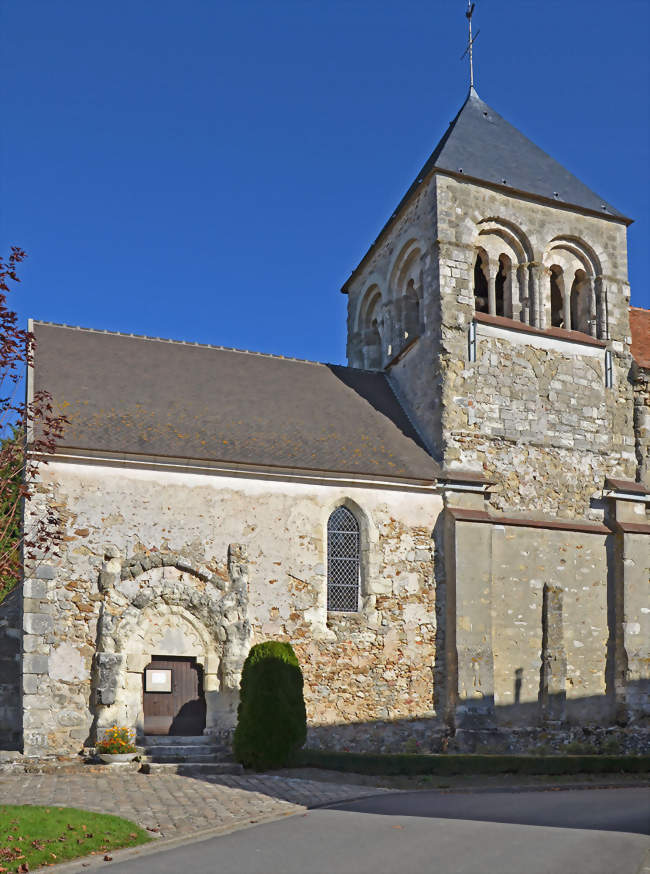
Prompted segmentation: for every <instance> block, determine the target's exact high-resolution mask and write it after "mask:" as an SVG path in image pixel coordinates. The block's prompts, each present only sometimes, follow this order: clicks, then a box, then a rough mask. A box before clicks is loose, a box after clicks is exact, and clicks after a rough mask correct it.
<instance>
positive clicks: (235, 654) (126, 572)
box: [93, 544, 251, 734]
mask: <svg viewBox="0 0 650 874" xmlns="http://www.w3.org/2000/svg"><path fill="white" fill-rule="evenodd" d="M99 589H100V592H101V594H102V599H103V600H102V605H101V610H100V618H99V624H98V634H97V651H96V656H95V670H94V675H93V703H94V709H95V726H96V732H97V733H98V734H101V733H102V731H103V729H105V728H107V727H108V726H110V725H113V724H115V723H117V724H120V725H127V726H129V727H134V728H136V730H137V731H138V733H139V734H141V733H142V728H143V714H142V672H143V670H144V668H145V666H146V665H147V664H148V663H149V662H150V661H151V656H152V655H156V654H158V655H166V656H181V657H183V656H191V657H193V658H195V659H196V661H197V662H198V663H199V664H201V665H202V667H203V674H204V692H205V698H206V729H205V731H206V733H209V734H216V733H220V732H227V731H229V730H230V729H231V728H232V727H233V725H234V721H235V716H236V706H237V701H238V697H239V680H240V676H241V670H242V667H243V664H244V660H245V658H246V655H247V653H248V650H249V648H250V642H251V628H250V623H249V621H248V616H247V613H248V564H247V556H246V551H245V548H244V547H243V546H241V545H238V544H231V545H230V546H229V548H228V577H227V579H224V578H222V577H220V576H218V575H215V574H212V573H210V572H209V571H208V570H207V569H204V568H200V567H197V566H194V565H192V564H191V563H189V562H187V561H186V560H185V559H183V558H182V557H181V556H178V555H175V554H171V553H152V554H149V555H147V556H146V557H145V556H137V557H134V558H131V559H129V560H126V561H122V559H121V558H120V556H119V554H118V553H117V550H115V549H113V548H110V547H109V548H108V549H107V553H106V559H105V562H104V565H103V567H102V571H101V574H100V579H99Z"/></svg>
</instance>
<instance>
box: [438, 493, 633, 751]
mask: <svg viewBox="0 0 650 874" xmlns="http://www.w3.org/2000/svg"><path fill="white" fill-rule="evenodd" d="M619 512H621V511H620V508H619ZM477 514H478V515H477ZM621 524H623V525H624V524H625V523H621ZM634 525H636V528H637V529H638V532H637V531H634V532H633V531H627V532H625V531H622V530H620V531H616V530H610V529H609V528H607V527H606V526H604V525H594V526H592V529H591V530H580V528H581V527H582V528H584V527H585V526H580V525H577V526H576V527H574V528H571V526H570V525H568V526H567V528H566V529H561V528H559V527H540V526H539V525H537V524H535V523H531V524H530V525H526V524H524V523H523V521H516V522H512V521H510V522H509V521H507V520H503V522H501V521H500V520H499V518H497V517H495V518H492V519H488V518H487V517H486V515H483V516H481V511H480V510H478V509H476V508H475V509H474V510H470V511H469V512H467V510H464V509H463V508H457V509H454V510H450V511H448V512H446V513H445V514H444V530H445V535H444V540H443V542H444V548H443V551H444V555H445V574H444V577H442V578H441V580H440V584H439V589H441V588H442V589H445V590H446V591H445V592H444V594H443V593H442V592H441V591H439V593H438V598H439V599H443V600H444V601H445V603H446V617H445V648H444V652H440V653H439V658H441V659H444V662H445V664H444V668H445V671H444V673H445V676H446V682H445V683H444V684H441V686H440V688H439V690H438V695H439V698H438V700H437V701H436V704H437V707H438V708H439V711H440V712H441V713H442V712H444V713H445V716H446V719H447V722H448V723H449V724H451V725H453V726H455V727H456V728H457V729H470V730H474V731H477V730H490V729H491V728H492V729H495V730H497V729H498V730H501V731H502V732H506V736H507V735H508V733H509V732H512V731H513V730H515V731H516V730H518V729H524V728H525V729H530V728H531V727H532V728H534V727H535V726H538V727H540V728H544V729H546V730H551V731H554V732H558V731H559V732H566V731H567V730H570V728H571V726H576V727H579V726H582V727H583V728H584V727H585V726H587V727H589V726H591V727H592V728H593V729H596V728H598V729H601V728H603V727H607V726H610V727H613V726H614V725H615V724H618V725H624V724H626V725H629V726H633V725H638V724H641V723H642V720H643V718H645V716H646V715H647V713H648V706H649V683H650V658H649V656H650V653H649V651H648V641H649V640H650V627H648V621H650V620H649V619H648V617H649V616H650V608H649V607H648V605H647V593H648V579H649V576H650V566H649V562H650V549H649V548H648V543H649V538H648V534H649V533H650V528H648V526H646V525H644V524H642V523H639V522H637V523H634ZM634 525H633V527H634ZM443 694H444V695H446V700H444V701H443V700H442V697H443Z"/></svg>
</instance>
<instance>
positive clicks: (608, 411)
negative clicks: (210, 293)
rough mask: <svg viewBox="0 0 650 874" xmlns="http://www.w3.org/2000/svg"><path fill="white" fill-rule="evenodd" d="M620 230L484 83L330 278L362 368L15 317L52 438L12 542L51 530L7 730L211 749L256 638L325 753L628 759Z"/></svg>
mask: <svg viewBox="0 0 650 874" xmlns="http://www.w3.org/2000/svg"><path fill="white" fill-rule="evenodd" d="M629 224H630V219H628V218H626V217H625V216H624V215H622V214H621V213H620V212H618V211H617V210H616V209H615V207H614V206H612V205H611V204H609V203H607V202H606V201H605V200H603V199H602V198H601V197H600V196H598V195H597V194H595V193H594V192H593V191H591V190H590V189H589V188H588V187H587V186H585V185H584V184H583V183H581V182H580V181H579V180H578V179H577V178H576V177H575V176H573V175H572V174H571V173H570V172H569V171H567V170H566V169H565V168H564V167H562V166H561V165H560V164H559V163H557V162H556V161H555V160H553V159H552V158H551V157H549V155H547V154H546V153H545V152H543V151H542V150H541V149H540V148H538V147H537V146H536V145H534V144H533V143H532V142H531V141H530V140H528V139H527V138H526V137H525V136H524V135H523V134H522V133H520V132H519V131H518V130H517V129H516V128H515V127H513V126H512V125H511V124H509V123H508V122H507V121H505V120H504V119H503V118H502V117H500V116H499V115H498V114H497V113H496V112H495V111H494V110H493V109H492V108H491V107H490V106H488V105H487V104H486V103H485V102H484V101H483V100H482V99H481V98H480V97H479V95H478V94H477V92H476V91H475V90H474V88H472V89H471V90H470V92H469V94H468V97H467V99H466V101H465V103H464V104H463V106H462V108H461V109H460V111H459V112H458V115H457V116H456V118H455V119H454V121H453V122H452V123H451V124H450V126H449V128H448V130H447V131H446V133H445V134H444V136H443V137H442V139H441V140H440V142H439V144H438V145H437V146H436V148H435V150H434V151H433V153H432V155H431V157H430V158H429V160H428V161H427V162H426V164H425V166H424V167H423V168H422V170H421V172H420V173H419V174H418V176H417V178H416V179H415V180H414V182H413V184H412V185H411V187H410V188H409V190H408V191H407V192H406V194H405V195H404V197H403V198H402V200H401V202H400V203H399V205H398V206H397V208H396V209H395V211H394V213H393V214H392V215H391V216H390V218H389V219H388V221H387V223H386V224H385V226H384V227H383V229H382V231H381V232H380V234H379V236H378V237H377V239H376V240H375V241H374V243H373V244H372V246H371V247H370V248H369V250H368V251H367V252H366V254H365V255H364V256H363V258H362V259H361V261H360V262H359V265H358V267H357V268H356V269H355V270H354V272H353V273H352V275H351V276H350V278H349V279H348V281H347V282H346V283H345V286H344V287H343V289H342V291H343V293H344V294H345V295H347V306H348V309H347V312H348V316H347V319H348V344H347V354H348V366H336V365H330V364H323V363H317V362H311V361H302V360H296V359H292V358H284V357H281V356H275V355H264V354H258V353H254V352H245V351H239V350H235V349H226V348H223V347H220V346H203V345H200V344H195V343H191V342H177V341H171V340H163V339H158V338H150V337H143V336H134V335H128V334H119V333H110V332H106V331H101V330H90V329H86V328H79V327H70V326H66V325H57V324H51V323H45V322H38V321H35V322H33V324H32V330H33V332H34V334H35V336H36V341H37V348H36V354H35V365H34V367H33V369H31V370H30V372H29V374H28V383H29V391H31V392H33V391H38V390H41V389H46V390H47V391H49V392H50V393H51V395H52V397H53V399H54V402H55V404H56V406H57V408H58V409H60V410H61V411H62V412H64V413H65V414H66V415H67V417H68V419H69V425H68V426H67V427H66V430H65V436H64V438H63V440H62V441H61V442H60V444H59V446H58V449H57V451H56V454H55V455H54V456H53V457H50V458H49V459H48V463H47V464H45V465H42V466H41V468H40V481H39V485H38V488H37V492H38V494H37V496H36V498H35V499H34V500H33V501H31V502H30V503H29V504H28V505H27V508H26V517H25V524H26V525H29V524H30V522H31V520H32V519H33V518H34V517H35V516H36V515H38V514H41V513H45V512H53V513H54V514H55V516H56V518H57V519H58V524H59V525H60V527H61V531H62V533H63V544H62V547H61V549H60V554H59V555H58V556H55V557H52V556H49V557H45V558H44V559H43V561H42V562H29V563H27V565H26V567H25V574H24V582H23V585H22V586H21V587H20V589H19V590H17V591H16V592H15V593H14V594H13V595H12V596H11V597H10V598H9V599H8V600H7V602H5V604H3V605H2V606H0V654H2V655H1V656H0V658H1V659H4V660H3V661H1V665H2V666H4V667H3V681H2V685H0V738H5V739H6V738H9V737H12V738H13V739H14V741H16V740H17V742H18V743H20V745H21V746H22V748H23V749H24V752H25V754H26V755H28V756H44V755H52V754H61V755H65V754H75V753H77V752H78V751H79V750H80V749H81V748H82V747H84V746H92V745H93V742H94V739H95V738H96V737H97V735H98V734H101V733H102V731H103V729H104V728H105V727H107V726H109V725H113V724H114V723H118V724H120V725H127V726H130V727H133V728H134V729H136V730H137V732H138V735H139V736H140V737H147V736H149V735H165V734H171V735H181V736H188V735H202V734H204V735H212V736H215V737H219V738H224V739H227V738H228V737H229V736H230V733H231V731H232V729H233V726H234V724H235V721H236V708H237V702H238V688H239V681H240V675H241V669H242V665H243V662H244V659H245V658H246V655H247V653H248V651H249V649H250V647H251V645H252V644H253V643H256V642H259V641H263V640H283V641H290V642H291V644H292V645H293V647H294V649H295V651H296V653H297V655H298V658H299V660H300V664H301V666H302V670H303V673H304V679H305V699H306V706H307V714H308V723H309V738H308V745H309V746H311V747H320V748H331V749H349V750H366V751H403V750H404V749H412V748H413V745H414V742H415V741H417V743H418V745H419V749H421V750H425V751H426V750H433V751H438V750H441V749H458V750H473V749H477V748H481V749H485V748H486V744H492V745H493V748H495V749H496V748H499V749H503V750H513V751H525V750H529V749H534V748H535V747H536V745H537V744H541V743H542V742H544V743H549V742H550V743H555V744H562V743H565V742H567V741H568V740H570V739H576V738H581V739H584V737H585V736H586V735H585V732H587V733H588V734H589V737H590V738H591V740H592V742H593V743H595V744H596V745H599V744H602V743H604V742H605V740H607V739H610V740H611V739H612V738H614V739H616V740H617V741H618V742H619V743H620V744H621V745H622V747H623V748H625V749H636V748H638V747H639V745H640V743H641V742H642V741H641V740H640V738H642V733H643V730H644V727H645V726H647V720H648V716H649V715H650V714H649V700H648V698H649V687H650V652H649V642H650V604H649V602H648V582H649V576H650V517H649V515H648V507H649V505H650V394H649V389H648V386H649V375H650V311H647V310H642V309H638V308H631V307H630V288H629V284H628V277H627V242H626V230H627V227H628V225H629ZM3 635H4V637H3ZM2 641H4V643H3V642H2ZM12 646H14V647H15V651H13V650H11V647H12ZM7 653H9V655H7ZM5 668H6V670H5ZM5 677H6V678H7V679H6V680H5ZM542 738H543V739H544V741H542V740H541V739H542ZM549 739H550V740H549ZM635 744H636V746H635ZM0 745H1V743H0Z"/></svg>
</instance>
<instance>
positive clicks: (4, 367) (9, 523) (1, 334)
mask: <svg viewBox="0 0 650 874" xmlns="http://www.w3.org/2000/svg"><path fill="white" fill-rule="evenodd" d="M26 257H27V256H26V254H25V252H24V251H23V250H22V249H20V248H18V247H17V246H13V247H12V249H11V253H10V255H9V257H8V258H7V259H6V260H5V259H3V258H1V257H0V600H2V597H3V593H4V592H7V591H10V590H11V589H12V588H13V587H14V585H15V584H16V583H17V582H18V581H19V579H20V575H21V566H22V557H21V551H22V552H23V554H24V557H25V558H26V559H28V560H34V559H36V558H38V559H39V560H42V559H43V558H44V557H45V556H46V555H48V554H50V553H53V554H54V555H56V554H57V547H58V545H59V543H60V542H61V539H62V532H61V528H62V525H61V520H60V518H59V516H58V513H57V512H56V511H53V510H52V508H48V509H47V510H45V511H44V513H42V514H41V515H39V516H37V517H36V518H34V520H33V521H31V522H30V524H29V526H27V528H26V530H23V529H22V526H21V513H20V507H21V503H22V501H30V500H31V498H32V497H33V495H34V487H35V484H36V481H37V476H38V465H39V464H46V463H47V457H48V456H50V455H52V454H53V452H54V450H55V448H56V444H57V442H58V441H59V440H60V438H61V437H62V435H63V432H64V429H65V425H66V424H67V422H68V419H67V417H66V416H64V415H61V414H59V412H58V411H56V410H55V409H54V407H53V404H52V398H51V397H50V395H49V394H48V393H47V392H45V391H39V392H36V393H35V394H34V396H33V397H32V398H31V399H30V400H29V401H23V400H21V399H20V397H19V389H20V385H19V383H20V381H21V380H22V379H23V376H24V372H25V368H26V367H30V366H32V365H33V362H34V349H35V338H34V335H33V334H32V333H31V332H29V331H25V330H23V329H22V328H20V327H19V321H18V315H17V314H16V313H15V312H14V311H13V310H11V309H10V308H9V306H8V304H7V295H8V294H9V292H10V291H11V288H10V282H14V283H17V282H19V281H20V280H19V278H18V273H17V267H18V265H19V264H20V263H21V262H22V261H23V260H24V259H25V258H26ZM25 435H28V437H29V446H28V447H26V445H25Z"/></svg>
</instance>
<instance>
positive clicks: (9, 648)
mask: <svg viewBox="0 0 650 874" xmlns="http://www.w3.org/2000/svg"><path fill="white" fill-rule="evenodd" d="M21 604H22V586H19V587H18V588H17V589H14V591H13V592H11V593H10V594H9V595H7V597H6V598H5V599H4V601H3V602H2V603H0V749H2V750H18V749H20V745H21V738H22V719H23V711H22V706H21V695H20V664H21V663H20V645H21V638H22V632H21V625H22V622H21Z"/></svg>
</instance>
